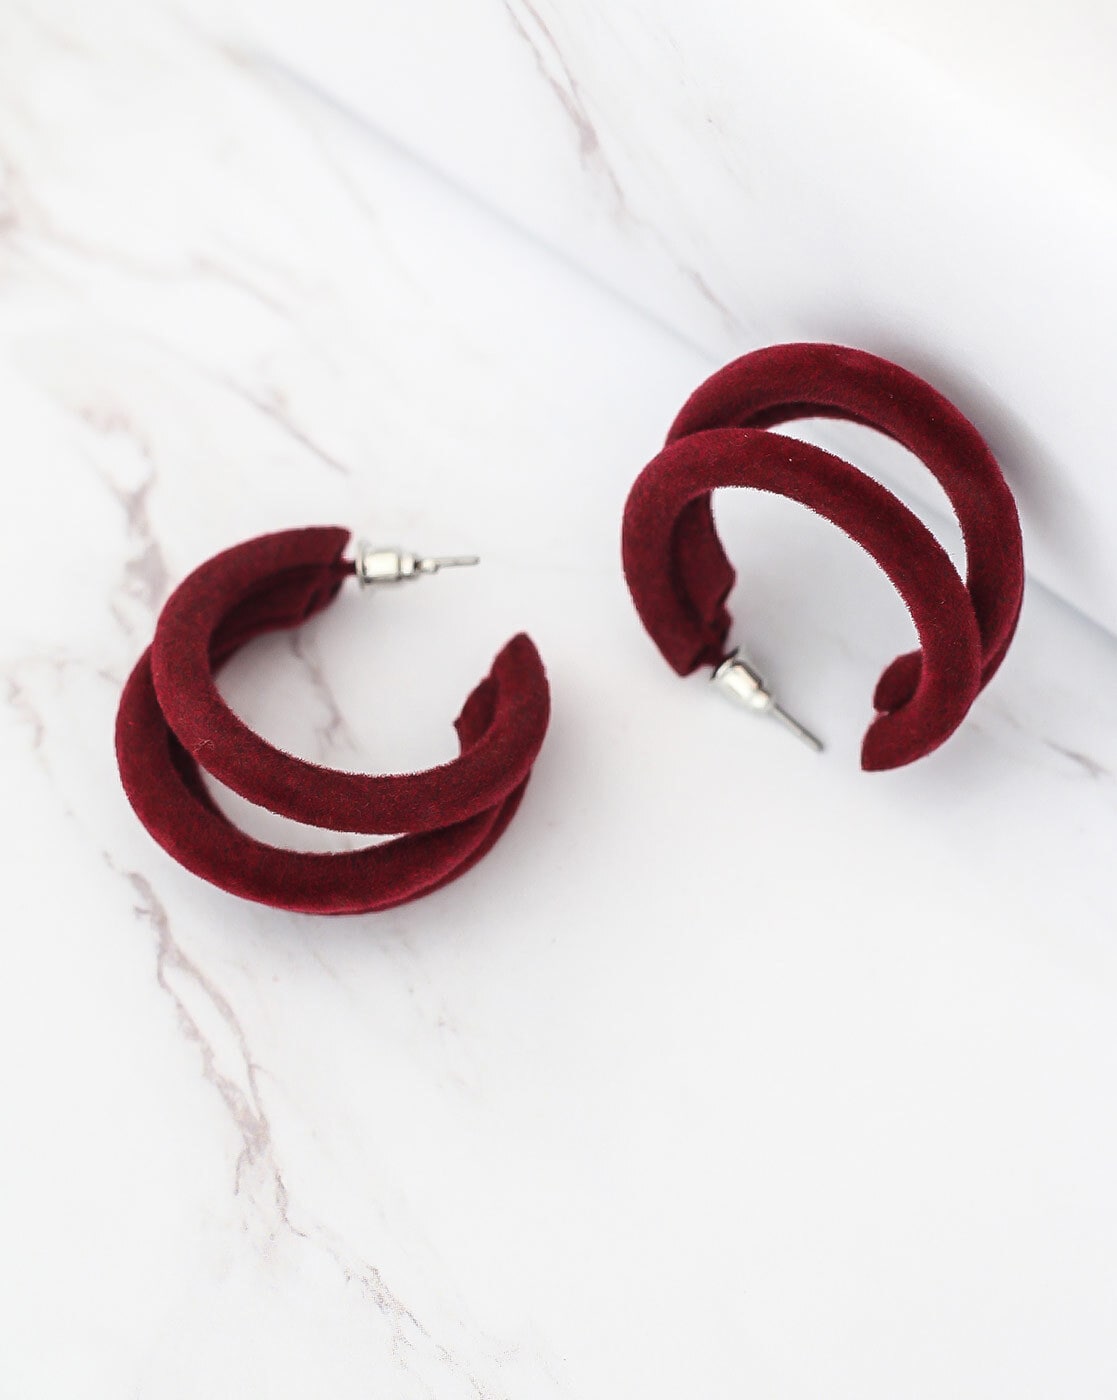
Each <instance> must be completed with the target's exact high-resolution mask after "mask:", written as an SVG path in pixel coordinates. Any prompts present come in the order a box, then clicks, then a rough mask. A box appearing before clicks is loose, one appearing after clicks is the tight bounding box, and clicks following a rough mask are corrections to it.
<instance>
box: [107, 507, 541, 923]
mask: <svg viewBox="0 0 1117 1400" xmlns="http://www.w3.org/2000/svg"><path fill="white" fill-rule="evenodd" d="M347 540H348V534H347V532H346V531H344V530H338V529H332V528H330V529H326V528H323V529H310V530H297V531H287V532H284V533H283V534H281V535H272V536H264V537H262V538H261V539H259V540H252V541H249V542H248V544H247V545H242V546H237V547H236V549H234V550H230V551H226V553H225V554H224V555H218V556H217V558H216V560H212V561H210V562H211V564H218V568H217V569H216V570H208V571H207V569H206V567H205V566H203V568H202V569H201V570H198V571H197V572H196V574H194V575H192V576H191V579H194V580H197V579H198V578H199V576H201V580H202V585H201V586H195V587H194V588H192V589H191V590H188V591H187V592H186V594H185V595H183V593H182V589H180V590H178V591H177V592H176V594H175V595H173V598H172V600H171V601H172V602H173V601H175V600H176V599H177V600H178V602H177V604H176V610H175V612H174V613H173V614H172V616H173V618H174V628H173V629H172V631H171V633H170V634H169V637H164V638H163V643H164V650H163V657H162V659H163V681H162V686H163V689H162V693H161V692H160V687H159V683H158V681H157V678H156V653H157V651H158V650H159V647H160V632H161V629H162V626H163V619H162V618H161V619H160V624H159V630H157V634H156V641H155V643H154V644H153V645H152V647H151V648H149V649H148V650H147V651H146V652H144V654H143V656H142V657H141V658H140V660H139V662H138V663H137V664H136V667H135V669H134V670H133V672H132V675H131V676H130V677H129V680H128V682H127V684H126V686H125V688H124V693H123V695H122V697H121V702H120V708H119V711H118V713H117V723H116V751H117V762H118V765H119V768H120V774H121V779H122V782H123V785H124V790H125V792H126V794H127V796H128V800H129V801H130V802H131V804H132V807H133V809H134V810H135V812H136V814H137V816H138V817H139V819H140V821H141V822H142V823H143V825H144V826H145V827H146V828H147V830H148V831H149V832H150V834H151V835H152V836H153V837H154V839H155V840H156V841H157V842H158V843H159V844H160V845H161V846H162V847H163V848H164V849H165V850H166V851H167V852H168V854H170V855H171V856H173V857H174V859H176V860H177V861H179V862H180V863H181V864H182V865H184V866H185V867H186V868H187V869H188V870H191V871H192V872H193V873H194V874H196V875H199V876H201V877H202V878H203V879H205V880H208V881H209V882H210V883H211V884H214V885H217V886H219V887H220V888H221V889H224V890H227V891H228V892H229V893H231V894H235V895H239V896H241V897H242V898H245V899H253V900H257V901H259V902H261V903H264V904H269V905H272V906H274V907H277V908H282V909H290V910H295V911H297V912H301V913H320V914H342V913H361V912H368V911H372V910H378V909H387V908H391V907H393V906H394V905H397V904H401V903H403V902H405V901H407V900H410V899H414V898H416V897H418V896H419V895H422V894H426V893H429V892H430V891H432V890H435V889H438V888H440V887H441V886H442V885H445V884H448V883H449V882H450V881H451V880H454V879H456V878H457V877H458V876H459V875H462V874H464V873H465V872H466V871H467V870H468V869H470V868H471V866H473V865H474V864H475V863H476V862H477V861H478V860H479V859H480V858H481V857H482V856H483V855H484V854H485V853H486V852H487V851H488V850H489V849H490V848H491V847H492V845H493V844H494V843H495V842H496V840H497V839H498V838H499V836H500V835H501V833H502V832H503V830H504V828H505V827H506V826H507V825H508V823H509V821H511V819H512V817H513V815H514V814H515V812H516V810H517V808H518V806H519V804H520V800H521V798H522V796H523V793H524V789H525V787H526V785H527V781H528V778H529V777H530V774H531V768H532V765H533V763H534V760H535V757H536V755H537V754H538V751H539V748H540V746H541V744H542V741H543V736H544V733H545V732H546V728H547V722H548V718H549V712H550V698H549V689H548V686H547V680H546V674H545V672H544V670H543V665H542V662H541V660H540V658H539V654H538V652H537V651H536V649H535V647H534V645H533V644H532V642H531V641H530V639H529V638H528V637H526V636H524V635H522V634H521V635H519V636H517V637H515V638H513V639H512V641H511V642H509V643H508V644H507V645H506V646H505V647H504V648H503V650H502V651H501V652H500V653H499V654H498V656H497V657H496V660H495V661H494V663H493V667H492V670H491V671H490V673H489V675H488V676H487V677H486V678H485V679H484V680H483V681H482V682H481V683H480V685H478V686H477V687H476V689H475V690H474V691H473V692H472V694H471V695H470V696H469V698H468V699H467V700H466V703H465V706H464V707H463V709H462V712H461V714H460V715H459V717H458V719H457V720H456V721H455V728H456V730H457V732H458V737H459V741H460V744H461V757H460V758H459V759H456V760H454V761H453V762H451V763H448V764H444V765H441V766H440V767H438V768H433V769H430V770H428V771H427V772H425V773H421V774H399V775H392V777H391V778H390V779H389V780H388V781H387V783H386V784H385V783H384V782H383V781H382V780H378V779H377V778H375V777H365V778H362V775H356V774H352V775H351V774H339V773H336V772H335V771H334V770H331V769H325V768H321V767H319V766H318V765H316V764H309V763H303V762H302V761H301V760H299V759H294V758H292V757H291V756H290V755H287V754H283V753H281V752H280V751H279V750H276V749H272V748H271V747H270V746H269V745H267V744H266V743H265V742H264V740H262V739H260V738H259V736H258V735H255V734H253V733H252V731H251V730H247V728H246V726H244V725H243V723H242V722H241V721H240V720H238V719H236V717H235V716H233V715H232V714H231V711H229V710H228V709H227V707H225V706H224V702H222V701H220V697H219V696H218V701H219V706H217V707H214V706H213V702H212V697H210V696H209V694H208V690H209V689H212V690H213V691H214V693H216V687H214V686H213V680H212V676H213V671H214V670H215V669H216V668H217V667H219V666H220V665H221V663H222V662H223V661H225V660H226V659H227V658H228V657H229V656H231V655H232V653H233V652H234V651H236V649H237V648H238V647H240V646H241V645H243V644H244V643H245V642H246V641H248V640H249V639H250V638H251V637H253V636H256V635H258V634H259V633H261V632H264V631H268V630H271V629H273V628H277V627H288V626H295V625H297V624H298V623H300V622H301V621H303V620H304V619H305V618H307V617H308V616H310V615H311V614H312V613H314V612H316V611H319V610H321V609H322V608H324V607H326V606H327V605H328V604H329V603H330V602H331V601H332V599H333V598H334V597H335V596H336V594H337V591H338V589H339V588H340V586H341V584H342V583H343V582H344V580H345V578H346V577H350V576H352V574H353V565H352V564H351V563H348V562H346V561H344V560H343V559H342V558H341V551H342V550H343V549H344V547H345V544H346V541H347ZM229 556H233V559H232V563H233V567H232V568H229V567H228V565H227V563H221V562H220V561H228V560H229ZM246 559H248V560H250V561H251V563H252V565H253V566H255V567H256V568H257V572H256V573H255V576H254V577H250V576H249V575H250V573H251V572H252V571H251V569H250V568H246V567H245V561H246ZM230 580H232V582H230ZM187 582H188V583H189V582H190V580H187ZM184 587H185V585H184ZM180 595H182V596H180ZM184 599H185V601H184ZM192 606H196V607H197V608H198V611H197V612H196V613H194V618H195V627H196V628H197V632H198V638H200V639H201V642H202V646H203V647H204V654H205V662H204V676H205V678H206V679H207V680H208V687H207V686H203V687H202V692H203V693H202V697H201V700H200V705H199V708H193V707H192V706H191V705H190V704H188V703H185V702H183V692H182V691H181V690H180V675H179V673H178V672H177V670H176V667H177V665H178V664H179V662H180V661H181V663H182V664H183V667H184V671H183V672H182V674H183V675H185V676H188V677H189V678H190V680H191V681H192V682H196V681H197V679H198V675H199V672H198V670H197V669H196V668H197V667H198V666H199V665H200V664H201V663H200V661H199V656H198V640H197V639H195V640H194V641H191V640H190V639H189V638H188V637H187V636H186V634H187V633H188V632H189V630H190V623H189V617H190V614H189V611H188V609H189V608H190V607H192ZM168 607H170V603H168ZM165 615H166V611H165V612H164V616H165ZM191 667H194V668H195V669H194V670H191V669H190V668H191ZM168 695H169V696H171V697H172V700H171V709H172V710H173V711H174V712H175V716H176V719H175V722H173V723H172V721H171V717H170V716H169V715H168V713H167V704H166V697H167V696H168ZM184 716H185V718H184ZM206 717H209V718H216V721H217V723H218V726H219V728H220V726H222V725H224V724H225V723H226V719H227V718H228V719H232V720H233V721H235V723H234V724H233V725H232V726H231V729H232V733H233V734H234V735H237V734H239V733H240V731H241V730H244V731H245V732H246V733H248V734H249V735H251V739H252V740H253V741H254V742H251V743H249V744H247V745H245V746H243V747H238V746H237V744H236V743H233V744H231V745H230V743H229V742H228V739H229V730H228V729H222V730H221V736H222V739H223V740H224V741H225V742H224V744H222V743H220V742H218V736H217V734H214V735H212V736H210V737H212V738H213V740H214V744H213V748H215V749H217V750H218V751H219V753H220V759H219V763H220V766H221V771H217V769H216V768H215V767H214V766H213V765H212V764H211V762H210V755H211V745H210V744H209V743H207V742H206V738H207V736H206V735H205V734H204V732H202V729H201V726H202V725H203V724H204V722H205V718H206ZM179 723H182V725H183V728H184V730H185V738H184V735H183V733H182V732H180V731H179V730H178V728H177V725H178V724H179ZM230 754H231V755H232V757H230ZM261 754H262V757H263V763H264V771H263V774H262V776H261V774H260V772H258V771H257V772H255V773H251V772H249V773H246V772H245V770H244V768H243V766H241V767H238V758H239V762H240V763H241V764H242V765H244V764H247V765H249V766H251V765H253V764H256V763H259V762H260V759H261ZM276 761H278V771H279V772H280V774H281V775H282V776H283V779H284V780H289V779H290V771H291V770H290V765H297V766H298V768H299V769H301V770H302V772H303V776H302V778H301V779H300V781H301V782H302V783H303V784H305V785H306V786H305V787H304V788H303V789H302V791H301V793H300V792H298V791H297V790H296V789H295V788H293V787H291V788H285V787H284V786H283V784H282V781H281V782H279V784H278V785H277V782H276V780H275V778H274V776H272V775H271V774H269V772H268V765H269V764H272V763H275V762H276ZM230 764H231V765H232V768H230ZM199 765H200V766H201V767H203V768H205V769H206V770H207V771H208V772H211V773H212V774H213V776H214V777H217V778H219V779H220V780H221V781H222V782H225V783H226V784H227V785H228V786H229V787H231V788H233V789H234V790H236V791H238V792H242V793H244V795H245V796H248V797H249V798H250V800H255V801H257V802H258V803H259V805H261V806H270V807H271V809H272V810H275V811H282V812H283V814H284V815H287V816H290V817H292V818H293V819H294V820H296V821H301V822H304V823H307V824H309V825H315V826H320V827H325V828H327V829H332V830H346V829H350V830H356V829H359V828H357V827H348V826H347V824H346V823H347V821H348V817H347V816H346V815H339V814H338V813H337V812H335V811H326V812H325V815H326V817H327V820H318V819H317V818H318V817H319V816H321V815H322V814H323V805H322V801H321V798H320V795H319V794H318V792H317V791H316V786H317V785H318V784H320V783H321V782H322V775H325V778H326V780H327V781H328V780H329V779H331V778H343V779H351V780H352V783H353V784H354V785H356V784H360V783H361V782H362V781H363V782H365V783H366V784H369V787H368V788H367V789H365V791H364V793H363V798H364V802H365V804H366V805H365V806H364V807H363V808H362V810H363V811H364V812H365V818H364V819H365V821H366V822H367V823H368V824H367V825H366V826H365V827H364V828H363V829H364V830H365V831H367V832H378V833H383V834H388V833H397V832H402V833H404V834H402V835H396V836H395V838H394V839H393V840H390V841H386V842H383V843H380V844H378V845H374V846H370V847H367V848H365V849H363V850H359V851H347V852H339V853H336V854H317V853H303V852H296V851H290V850H283V849H281V848H279V847H275V846H271V845H269V844H267V843H266V842H262V841H257V840H255V839H254V838H252V837H250V836H248V835H247V834H246V833H245V832H243V831H241V830H240V829H239V828H238V827H236V826H235V825H234V824H233V823H232V822H231V821H230V820H229V818H228V817H226V816H225V814H224V813H223V812H222V811H221V810H220V808H219V807H218V806H217V804H216V803H215V802H214V800H213V798H212V796H211V795H210V793H209V791H208V789H207V788H206V785H205V783H204V781H203V779H202V776H201V772H200V767H199ZM440 775H441V777H442V778H443V780H444V782H445V788H444V793H445V800H443V798H442V797H441V796H440V793H439V783H438V779H439V776H440ZM411 780H414V783H412V782H411ZM469 783H475V784H476V791H475V792H474V793H472V794H471V793H469V792H468V791H466V787H465V785H468V784H469ZM409 784H410V785H409ZM259 789H262V790H264V791H266V792H269V793H271V794H272V795H273V797H274V796H275V794H276V793H278V797H279V801H282V803H283V805H282V806H280V805H279V801H273V802H265V801H262V800H261V799H260V797H259V796H255V797H254V796H253V794H254V793H256V792H257V791H258V790H259ZM355 791H359V788H356V787H354V786H350V785H349V784H343V785H342V792H343V793H344V795H345V796H346V797H347V798H350V799H351V798H352V795H353V793H354V792H355ZM477 793H480V794H485V795H488V796H489V798H490V800H489V801H488V802H487V803H486V804H483V805H478V802H477V798H476V794H477ZM370 794H377V795H378V796H380V798H381V801H382V802H383V803H384V804H386V805H384V806H382V807H381V808H380V810H379V814H378V815H375V814H374V812H373V803H374V798H373V796H371V795H370ZM385 794H386V796H385ZM393 801H395V803H396V805H395V806H394V807H393V806H392V805H391V804H392V802H393ZM408 804H410V806H409V805H408ZM463 813H464V815H463ZM416 814H417V817H418V819H417V821H416V822H415V823H414V824H411V823H410V822H409V821H408V820H404V819H403V818H405V817H407V816H409V815H416Z"/></svg>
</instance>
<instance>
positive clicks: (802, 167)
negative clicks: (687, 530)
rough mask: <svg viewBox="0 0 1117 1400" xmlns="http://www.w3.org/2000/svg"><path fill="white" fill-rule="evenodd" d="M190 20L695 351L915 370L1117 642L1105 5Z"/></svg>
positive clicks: (1010, 1)
mask: <svg viewBox="0 0 1117 1400" xmlns="http://www.w3.org/2000/svg"><path fill="white" fill-rule="evenodd" d="M198 3H203V0H198ZM204 3H206V4H207V6H208V7H209V10H210V23H212V25H213V26H214V27H215V28H216V29H217V30H218V31H219V32H220V33H222V34H223V35H224V36H226V39H227V41H229V42H234V43H236V44H238V45H239V46H241V47H242V48H243V49H244V50H245V51H246V52H252V53H254V54H256V55H257V56H258V57H261V58H262V57H264V56H267V57H269V58H270V59H271V60H272V61H274V62H277V63H279V64H282V65H283V66H284V67H285V68H286V69H287V70H288V71H290V72H291V73H292V74H293V75H295V76H296V77H298V78H299V79H300V80H302V81H306V82H308V83H311V84H315V85H317V86H318V87H319V88H320V89H321V90H323V91H324V92H326V93H328V94H329V96H330V97H331V98H332V99H333V100H337V101H340V102H342V103H344V104H345V105H347V106H348V107H349V108H350V109H351V110H353V111H354V112H358V113H360V114H361V116H362V118H363V119H364V120H365V121H366V122H368V123H369V124H370V125H371V126H372V127H373V128H374V129H377V130H379V131H381V132H384V133H387V134H389V135H390V136H391V138H392V139H393V140H395V141H397V142H399V143H401V144H402V145H403V146H405V147H406V148H407V149H408V150H411V151H413V152H414V153H416V154H417V155H418V156H420V157H421V158H422V159H423V160H425V161H427V162H429V163H430V164H431V165H433V166H434V167H436V168H437V169H438V170H440V171H442V172H444V173H445V174H447V175H448V176H449V177H451V178H452V179H453V180H455V181H457V182H458V183H459V184H461V185H462V186H463V187H465V188H468V189H469V190H471V191H472V192H474V193H475V194H476V195H477V196H478V197H479V198H481V199H483V200H485V201H486V202H488V203H489V204H491V205H492V206H493V207H494V208H496V209H499V210H501V211H502V212H503V213H504V214H505V215H506V216H508V217H510V218H512V219H514V220H515V221H517V222H518V223H519V224H521V225H522V226H523V227H525V228H528V229H530V230H532V231H533V232H534V233H535V234H536V235H537V236H539V237H540V238H542V239H544V240H545V241H547V242H549V243H551V244H553V245H554V246H556V247H558V248H560V249H561V250H562V251H563V253H564V254H565V255H566V256H568V257H570V258H572V259H573V260H574V261H576V262H577V263H578V264H579V265H581V266H583V267H584V268H586V269H587V270H589V271H591V272H592V273H593V275H595V276H596V277H598V278H600V279H601V280H603V281H605V282H606V283H607V284H608V285H610V286H613V287H616V288H618V289H619V290H621V291H622V292H623V293H624V294H625V295H626V296H628V297H629V298H631V299H632V300H633V301H635V302H636V303H637V304H638V305H639V306H641V307H644V308H646V309H648V310H649V311H651V312H652V313H653V314H654V315H656V316H657V317H659V318H660V319H661V320H662V321H663V322H664V323H665V324H666V325H668V326H670V327H671V328H672V329H674V330H675V331H676V333H678V334H679V335H681V336H683V337H684V338H686V339H687V340H689V341H690V342H691V343H693V344H695V345H699V346H701V347H702V349H703V350H704V352H705V353H707V354H709V355H710V356H711V357H712V358H714V359H717V360H719V361H722V360H726V359H728V358H729V357H730V356H732V355H735V354H739V353H741V351H742V349H745V348H752V347H754V346H756V345H763V344H769V343H771V342H773V341H777V340H837V341H841V342H844V343H848V344H853V345H864V346H865V347H866V348H870V349H875V350H877V351H878V352H880V353H882V354H885V355H890V356H891V357H892V358H895V359H900V360H903V361H904V362H905V363H907V364H909V365H910V366H911V367H912V368H913V369H917V370H919V371H921V372H922V373H923V374H924V375H926V376H927V377H928V378H930V379H931V380H933V381H934V382H935V383H937V384H939V385H940V386H941V387H942V388H944V389H945V390H946V391H947V392H948V393H949V394H950V395H951V396H952V397H954V398H955V399H956V400H957V402H958V403H959V404H960V405H961V406H962V407H963V408H964V409H965V410H966V411H967V412H969V413H970V414H971V416H973V417H975V418H977V419H979V420H980V422H981V423H982V426H983V427H984V429H985V431H986V434H987V435H988V437H989V439H990V441H991V443H992V445H993V447H994V449H995V450H996V451H997V452H998V454H999V455H1001V456H1002V457H1003V458H1004V459H1005V460H1006V461H1008V462H1010V463H1011V464H1012V468H1013V485H1014V487H1015V489H1016V491H1017V494H1018V497H1019V500H1020V503H1021V507H1022V511H1023V514H1024V518H1025V521H1026V523H1027V526H1028V530H1029V545H1030V560H1031V566H1032V568H1033V570H1034V572H1035V574H1036V576H1037V577H1039V578H1042V579H1044V580H1045V581H1046V582H1047V583H1048V584H1050V585H1051V586H1052V587H1054V588H1055V589H1056V590H1057V591H1058V592H1059V593H1061V594H1062V595H1063V596H1065V597H1067V598H1068V599H1070V600H1071V601H1073V602H1074V603H1075V605H1076V606H1078V607H1080V608H1081V609H1083V610H1084V611H1085V612H1087V614H1088V615H1090V616H1092V617H1094V618H1095V619H1097V620H1100V621H1101V622H1103V623H1104V624H1105V625H1106V626H1107V627H1108V628H1109V629H1110V630H1111V631H1117V551H1115V550H1114V549H1113V547H1112V539H1113V535H1114V532H1115V531H1117V475H1115V474H1114V472H1113V467H1112V457H1113V453H1112V447H1111V443H1112V436H1113V432H1112V418H1113V371H1114V353H1113V337H1112V332H1111V329H1110V328H1111V327H1112V326H1113V324H1114V323H1115V322H1117V276H1115V275H1114V263H1113V248H1114V246H1115V245H1117V163H1115V162H1114V155H1113V153H1114V150H1115V149H1117V84H1115V83H1114V81H1113V74H1114V72H1115V71H1117V20H1115V14H1117V12H1115V10H1114V6H1113V4H1112V2H1111V0H1024V3H1021V0H982V3H980V4H973V3H967V2H966V0H945V3H936V4H931V3H929V2H928V0H887V2H886V0H782V3H780V4H774V5H773V4H761V3H759V0H744V3H742V2H741V0H706V2H705V3H703V4H701V5H695V4H693V3H691V0H606V2H605V3H601V0H481V3H474V4H469V5H462V4H459V3H455V0H428V2H427V3H426V4H423V5H410V6H404V5H400V4H380V5H368V4H362V3H360V0H319V3H318V4H316V5H315V9H314V13H315V22H314V23H308V22H307V11H306V6H305V4H304V0H204ZM877 465H878V467H879V468H880V469H884V468H885V467H886V463H885V462H884V461H883V460H881V461H880V462H879V463H878V464H877Z"/></svg>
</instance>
